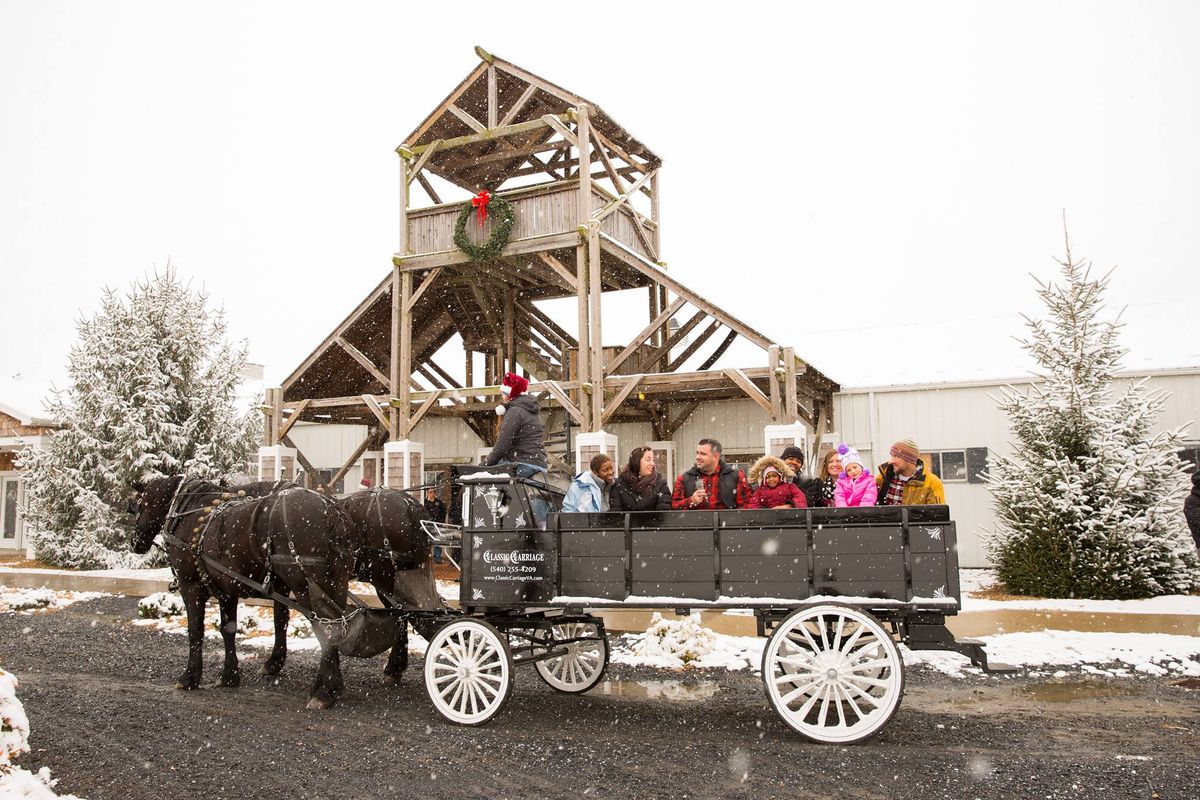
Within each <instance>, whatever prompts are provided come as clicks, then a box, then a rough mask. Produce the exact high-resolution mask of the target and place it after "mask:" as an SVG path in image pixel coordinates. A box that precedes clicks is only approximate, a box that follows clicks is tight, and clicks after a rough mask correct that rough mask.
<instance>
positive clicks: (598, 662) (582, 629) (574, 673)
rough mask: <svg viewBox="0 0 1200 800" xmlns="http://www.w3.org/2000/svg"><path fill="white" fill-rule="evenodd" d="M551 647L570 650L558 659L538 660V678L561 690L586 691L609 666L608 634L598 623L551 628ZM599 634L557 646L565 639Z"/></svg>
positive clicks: (536, 664)
mask: <svg viewBox="0 0 1200 800" xmlns="http://www.w3.org/2000/svg"><path fill="white" fill-rule="evenodd" d="M550 633H551V639H552V642H551V644H550V646H551V647H560V646H561V647H565V648H566V649H567V652H566V653H564V654H563V655H561V656H557V657H555V658H547V659H546V660H544V661H537V662H534V667H536V668H537V674H538V677H540V678H541V679H542V680H544V681H545V682H546V683H548V684H549V685H550V686H551V687H553V688H555V689H557V690H558V691H560V692H571V693H577V692H586V691H587V690H588V689H591V688H592V687H593V686H595V685H596V684H597V683H599V682H600V678H602V677H603V676H604V668H605V667H606V666H608V637H607V636H605V635H604V633H603V632H602V631H601V630H600V627H599V626H598V625H595V624H594V623H590V622H568V623H565V624H563V625H555V626H554V627H553V628H551V629H550ZM582 636H595V637H596V639H595V640H594V641H593V640H588V641H582V642H568V643H567V644H564V645H557V644H554V642H559V641H562V640H564V639H574V638H576V637H582Z"/></svg>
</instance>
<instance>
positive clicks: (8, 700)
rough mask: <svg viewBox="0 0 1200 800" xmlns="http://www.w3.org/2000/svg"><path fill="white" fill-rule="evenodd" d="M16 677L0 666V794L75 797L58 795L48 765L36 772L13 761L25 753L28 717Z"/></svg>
mask: <svg viewBox="0 0 1200 800" xmlns="http://www.w3.org/2000/svg"><path fill="white" fill-rule="evenodd" d="M18 685H19V683H18V681H17V676H16V675H13V674H12V673H9V672H5V671H4V670H3V669H0V797H11V798H17V797H23V798H28V799H29V800H47V799H48V798H54V797H59V798H62V799H63V800H79V798H77V797H75V795H73V794H71V795H59V794H56V793H55V791H54V786H55V784H57V783H58V781H56V780H54V779H53V778H51V777H50V770H49V768H48V767H42V768H41V769H39V770H38V771H37V772H36V773H34V772H30V771H29V770H27V769H22V768H21V767H18V766H17V765H16V764H15V763H13V762H14V761H15V760H16V758H17V757H18V756H20V755H22V754H23V753H28V752H29V718H28V717H26V715H25V707H24V706H23V705H22V704H21V701H20V700H18V699H17V686H18Z"/></svg>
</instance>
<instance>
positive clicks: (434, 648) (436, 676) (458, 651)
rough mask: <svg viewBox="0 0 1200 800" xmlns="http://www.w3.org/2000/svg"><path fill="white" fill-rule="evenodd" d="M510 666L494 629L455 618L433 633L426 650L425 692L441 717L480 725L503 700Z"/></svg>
mask: <svg viewBox="0 0 1200 800" xmlns="http://www.w3.org/2000/svg"><path fill="white" fill-rule="evenodd" d="M512 667H513V664H512V653H511V652H509V649H508V642H507V641H506V640H505V638H504V637H503V636H501V635H500V633H499V631H497V630H496V629H495V628H493V627H492V626H491V625H489V624H487V623H486V622H481V621H480V620H475V619H460V620H456V621H454V622H451V623H450V624H449V625H444V626H443V627H441V628H440V629H438V632H437V633H436V634H434V636H433V640H432V641H430V643H429V649H428V650H426V651H425V690H426V691H427V692H428V693H429V699H430V700H432V701H433V707H434V708H436V709H437V710H438V713H439V714H441V715H442V716H443V717H445V718H446V719H448V720H450V721H451V722H456V723H458V724H459V725H482V724H483V723H485V722H487V721H488V720H490V719H491V718H492V717H494V716H496V714H498V713H500V710H501V709H502V708H504V704H505V703H507V702H508V698H509V695H511V694H512V682H513V669H512Z"/></svg>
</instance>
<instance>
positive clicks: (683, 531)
mask: <svg viewBox="0 0 1200 800" xmlns="http://www.w3.org/2000/svg"><path fill="white" fill-rule="evenodd" d="M456 484H457V487H458V488H460V489H461V496H462V500H461V508H462V514H463V525H462V526H461V527H456V526H447V525H444V524H439V523H435V522H433V521H431V520H428V519H422V517H424V512H423V511H422V510H421V508H420V504H419V503H417V502H415V501H414V500H412V499H411V498H410V497H409V496H408V495H407V494H406V493H404V492H399V491H394V490H375V491H374V492H366V493H359V494H358V495H355V496H351V498H349V499H347V500H345V501H341V502H340V503H338V502H334V501H332V500H330V499H328V498H325V497H323V496H319V495H317V493H315V492H309V491H307V490H303V489H299V488H295V487H291V488H286V489H282V490H280V489H279V488H278V487H270V486H262V487H259V491H257V494H256V492H255V491H251V492H250V493H249V494H247V493H246V492H245V491H242V492H240V493H239V494H238V495H237V496H236V497H233V496H231V495H230V494H229V493H227V492H225V493H222V492H221V490H220V489H219V488H213V487H212V486H211V485H194V484H191V483H185V482H184V481H182V480H181V479H178V478H162V479H158V482H157V483H155V484H153V485H151V486H149V487H143V489H141V490H139V496H138V500H137V507H136V508H135V509H133V510H137V511H138V513H139V517H138V524H137V538H136V547H137V548H138V549H139V550H140V551H143V552H144V549H147V548H148V547H149V546H150V541H151V540H153V538H154V537H155V536H156V535H157V534H159V533H160V532H161V533H162V535H163V538H164V540H165V541H166V542H167V546H168V552H169V553H170V555H171V559H172V565H173V567H174V568H175V570H176V573H177V576H178V577H179V578H180V579H181V581H182V582H183V583H184V585H183V586H182V587H181V588H182V589H183V594H184V599H185V601H186V602H187V604H188V613H189V633H190V634H192V635H193V642H192V649H191V651H190V654H189V655H190V657H189V665H188V669H187V670H185V672H184V674H183V675H182V676H181V678H180V684H179V686H180V688H195V686H196V685H198V682H199V671H200V668H201V664H200V649H199V648H200V647H201V646H202V626H203V604H204V602H205V601H206V600H207V598H208V597H210V596H215V597H217V599H218V600H219V602H220V604H221V611H222V633H224V634H226V636H225V650H226V663H225V669H224V671H223V673H222V678H221V683H222V684H224V685H236V683H237V679H238V671H237V659H236V651H235V650H234V647H233V630H234V627H235V626H231V625H230V624H229V620H230V619H231V618H232V615H233V614H234V613H235V609H236V604H237V597H238V596H239V595H241V596H253V595H257V596H260V597H269V598H271V599H273V600H274V601H275V603H276V649H275V650H274V651H273V652H272V656H271V658H269V659H268V660H267V662H266V663H265V664H264V670H266V671H267V672H268V674H270V672H271V671H278V669H279V668H280V667H282V664H283V657H284V655H285V652H286V651H285V650H284V649H283V648H284V642H285V641H286V638H285V636H284V635H283V632H284V628H285V627H286V618H287V609H288V608H289V607H290V608H295V609H298V610H300V611H302V612H303V613H305V614H306V616H308V617H309V618H310V619H313V620H314V630H315V631H317V633H318V635H319V636H321V638H322V645H323V653H322V662H321V667H320V670H319V672H318V677H317V681H316V683H315V684H314V687H313V693H312V700H311V701H310V705H312V706H314V707H325V706H327V705H329V704H330V703H331V702H333V700H334V699H335V698H336V695H337V694H338V693H339V692H340V691H341V688H342V686H341V674H340V669H339V667H338V654H339V652H341V653H344V654H348V655H371V654H373V653H378V652H382V650H384V649H387V648H388V647H391V649H392V653H391V656H390V658H389V661H388V666H387V668H386V669H385V676H391V677H392V678H393V679H394V677H395V676H396V675H397V674H398V673H399V672H400V671H402V670H403V669H404V668H405V666H406V658H407V654H406V644H407V639H406V632H407V628H408V624H409V623H411V624H412V625H413V626H414V627H415V628H416V629H417V630H418V631H420V632H421V633H423V634H424V635H426V636H427V637H428V638H429V647H428V649H427V651H426V655H425V659H424V682H425V686H426V690H427V691H428V694H429V697H430V699H431V700H432V702H433V705H434V707H435V708H436V709H437V711H438V712H439V713H440V714H441V715H442V716H444V717H445V718H446V719H448V720H450V721H452V722H455V723H459V724H464V725H480V724H483V723H485V722H487V721H488V720H490V719H492V718H493V717H494V716H495V715H496V714H497V713H499V712H500V711H501V709H503V707H504V705H505V703H506V702H507V700H508V698H509V696H510V694H511V692H512V686H513V671H514V669H515V668H516V667H518V666H525V665H532V666H533V667H534V669H535V670H536V672H537V674H538V676H539V677H540V678H541V679H542V680H543V681H545V682H546V683H547V684H548V685H550V686H551V687H553V688H554V689H556V690H558V691H562V692H568V693H578V692H586V691H587V690H588V689H591V688H592V687H593V686H595V685H596V684H597V683H598V682H599V681H600V679H601V677H602V676H603V673H604V669H605V666H606V665H607V663H608V656H609V649H608V641H607V637H606V634H605V629H604V622H603V619H602V618H601V617H600V616H598V615H597V613H596V612H597V611H602V610H603V609H606V608H621V607H627V608H629V607H632V608H663V609H674V610H676V611H678V612H679V613H688V612H689V611H690V610H692V609H749V610H751V611H752V612H753V614H754V616H755V618H756V621H757V630H758V634H759V635H760V636H764V637H766V638H767V642H766V645H765V647H764V651H763V658H762V664H761V669H762V680H763V684H764V687H765V689H766V694H767V697H768V698H769V699H770V701H771V704H772V706H773V707H774V708H775V710H776V712H777V713H778V714H779V716H780V717H781V718H782V719H783V720H784V721H785V722H786V723H787V724H788V725H790V726H791V727H792V728H793V729H795V730H796V731H798V732H799V733H801V734H802V735H804V736H806V737H808V738H810V739H813V740H816V741H820V742H838V743H849V742H855V741H860V740H862V739H864V738H866V737H868V736H870V735H871V734H873V733H874V732H875V731H877V730H879V728H881V727H882V726H883V725H884V724H886V723H887V721H888V720H889V719H890V718H891V716H892V714H894V713H895V711H896V709H897V708H898V706H899V704H900V699H901V696H902V694H903V690H904V664H903V660H902V659H901V656H900V653H899V650H898V648H897V641H900V642H903V643H904V644H906V645H907V646H908V647H910V648H912V649H944V650H953V651H957V652H959V653H962V654H964V655H966V656H967V657H968V658H970V659H971V661H972V662H974V663H975V664H977V665H979V666H981V667H982V668H984V669H987V658H986V655H985V653H984V650H983V647H982V645H980V644H978V643H975V642H969V641H964V642H957V641H955V639H954V637H953V635H952V634H951V633H950V632H949V630H947V628H946V627H945V618H946V617H947V616H948V615H953V614H955V613H957V611H958V609H959V602H960V596H959V583H958V557H957V550H956V546H957V543H956V538H955V527H954V523H953V522H952V521H951V520H950V517H949V509H948V508H947V507H946V506H915V507H895V508H875V507H870V508H852V509H780V510H760V511H738V510H729V511H662V512H642V513H602V514H561V513H558V508H559V506H560V504H561V498H562V492H560V491H559V490H557V489H555V488H553V487H551V486H549V485H547V484H545V483H542V482H539V481H535V480H530V479H525V478H520V477H517V476H516V475H515V474H514V473H513V472H512V471H511V470H510V469H506V468H484V467H467V468H461V469H460V470H459V473H458V475H457V477H456ZM216 495H220V496H219V497H217V496H216ZM222 502H224V505H222ZM418 522H419V523H420V526H421V527H422V528H424V529H425V532H426V533H427V534H428V535H429V537H430V538H431V539H434V540H436V541H437V542H439V543H440V544H442V545H443V546H447V545H454V544H456V543H457V544H458V545H460V546H461V564H462V581H461V587H460V595H459V607H458V608H454V609H452V608H448V607H446V606H445V605H443V604H442V602H441V601H440V599H439V598H438V597H437V593H436V590H435V587H434V581H433V574H432V570H431V569H430V566H429V557H428V556H429V551H428V547H427V543H426V542H424V541H421V539H422V534H421V532H420V530H417V527H416V523H418ZM193 523H195V524H194V525H193ZM189 528H190V530H191V534H188V533H187V530H188V529H189ZM455 540H457V542H456V541H455ZM239 558H240V562H239V561H238V559H239ZM351 574H356V575H358V576H359V577H360V578H362V579H364V580H370V581H371V582H372V583H373V584H374V585H375V586H376V589H377V591H378V592H379V596H380V598H381V599H382V600H383V602H384V606H385V608H384V609H382V610H371V611H367V610H365V609H362V608H359V609H351V608H350V603H351V602H352V595H351V594H350V593H349V592H348V591H347V586H348V582H349V578H350V575H351ZM193 617H194V618H195V619H196V620H199V622H198V623H197V624H198V625H199V626H200V627H196V624H193V622H192V619H193ZM351 619H353V621H354V622H355V623H356V624H355V625H350V624H348V620H351ZM380 623H383V624H380ZM367 639H371V640H373V641H372V642H370V643H367V642H366V640H367ZM393 645H394V646H393Z"/></svg>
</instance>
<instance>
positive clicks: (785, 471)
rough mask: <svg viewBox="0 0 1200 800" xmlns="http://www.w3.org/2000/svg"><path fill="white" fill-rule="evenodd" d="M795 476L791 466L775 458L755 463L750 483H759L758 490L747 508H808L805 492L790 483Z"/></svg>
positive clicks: (770, 457)
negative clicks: (760, 480)
mask: <svg viewBox="0 0 1200 800" xmlns="http://www.w3.org/2000/svg"><path fill="white" fill-rule="evenodd" d="M794 476H795V473H794V472H792V468H791V466H789V465H788V464H787V463H786V462H784V461H783V460H781V459H778V458H775V456H763V457H762V458H760V459H759V460H758V461H755V462H754V466H752V467H751V468H750V483H752V484H754V483H758V488H757V489H755V490H754V494H753V495H751V496H750V502H749V503H748V504H747V505H746V508H807V507H808V503H807V501H806V500H805V497H804V492H802V491H800V487H799V486H797V485H796V484H794V483H791V481H790V479H791V478H792V477H794ZM760 478H761V479H762V482H761V483H759V479H760ZM785 478H786V479H788V480H786V481H785V480H784V479H785Z"/></svg>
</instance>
